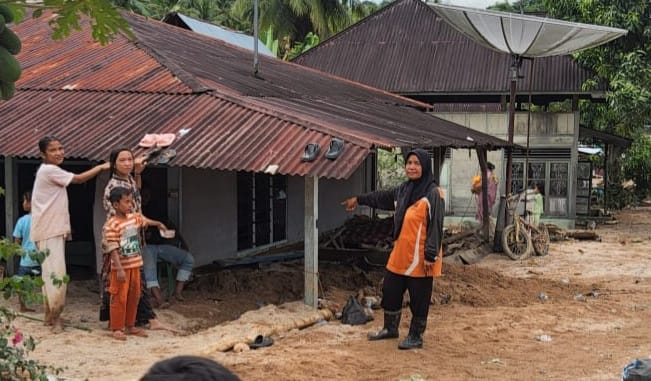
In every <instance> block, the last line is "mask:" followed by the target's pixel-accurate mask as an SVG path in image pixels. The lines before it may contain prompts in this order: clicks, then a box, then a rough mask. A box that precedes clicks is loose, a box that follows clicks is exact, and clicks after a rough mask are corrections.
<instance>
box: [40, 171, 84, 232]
mask: <svg viewBox="0 0 651 381" xmlns="http://www.w3.org/2000/svg"><path fill="white" fill-rule="evenodd" d="M74 175H75V174H74V173H72V172H68V171H65V170H63V169H61V168H59V166H57V165H53V164H41V166H40V167H39V168H38V171H36V180H35V181H34V189H33V191H32V228H31V232H30V236H31V238H32V241H34V242H37V241H44V240H46V239H48V238H52V237H57V236H68V235H70V213H69V212H68V192H67V191H66V187H67V186H68V185H69V184H70V183H71V182H72V178H73V177H74Z"/></svg>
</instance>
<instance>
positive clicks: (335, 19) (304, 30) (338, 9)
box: [232, 0, 350, 41]
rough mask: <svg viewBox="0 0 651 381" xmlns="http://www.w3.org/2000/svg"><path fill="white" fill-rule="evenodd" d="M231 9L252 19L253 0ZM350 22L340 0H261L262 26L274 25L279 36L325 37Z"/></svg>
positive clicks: (239, 0) (237, 3)
mask: <svg viewBox="0 0 651 381" xmlns="http://www.w3.org/2000/svg"><path fill="white" fill-rule="evenodd" d="M232 9H233V13H234V14H235V16H236V17H238V18H239V19H241V20H253V17H252V15H253V1H252V0H235V2H234V3H233V8H232ZM349 22H350V17H349V16H348V14H347V12H346V9H345V7H344V6H343V5H342V4H341V3H340V2H339V1H337V0H260V29H261V30H267V29H269V28H270V27H271V28H272V29H273V31H274V33H275V36H276V37H277V38H279V39H282V38H284V37H285V36H289V38H290V39H291V40H292V41H297V40H300V41H302V40H303V39H304V38H305V36H306V35H307V34H308V33H309V32H315V33H316V34H317V35H318V36H319V38H320V39H322V40H323V39H325V38H327V37H329V36H331V35H332V34H333V33H335V32H336V31H338V30H341V28H344V27H345V26H347V25H348V24H349ZM251 29H253V28H252V27H251V28H250V30H249V32H250V31H251Z"/></svg>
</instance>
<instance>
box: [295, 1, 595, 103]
mask: <svg viewBox="0 0 651 381" xmlns="http://www.w3.org/2000/svg"><path fill="white" fill-rule="evenodd" d="M294 62H296V63H299V64H301V65H305V66H309V67H312V68H315V69H318V70H321V71H325V72H328V73H332V74H335V75H338V76H340V77H344V78H348V79H351V80H353V81H358V82H361V83H365V84H368V85H371V86H375V87H378V88H381V89H385V90H388V91H391V92H395V93H399V94H404V95H409V94H508V93H509V81H510V73H509V67H510V65H511V56H510V55H509V54H505V53H498V52H495V51H492V50H490V49H487V48H484V47H482V46H481V45H479V44H477V43H475V42H473V41H472V40H470V39H469V38H467V37H465V36H464V35H462V34H461V33H459V32H457V31H456V30H455V29H454V28H452V27H451V26H450V25H448V24H447V23H446V22H445V21H443V20H442V19H441V18H440V17H439V16H438V15H437V14H436V13H435V12H434V11H433V10H432V9H431V8H430V7H429V6H427V5H426V4H424V3H423V2H422V1H420V0H399V1H396V2H394V3H393V4H390V5H388V6H386V7H384V8H382V9H381V10H379V11H377V12H376V13H374V14H372V15H370V16H368V17H367V18H365V19H363V20H362V21H360V22H359V23H357V24H355V25H353V26H351V27H349V28H348V29H346V30H345V31H343V32H341V33H339V34H337V35H335V36H333V37H331V38H330V39H328V40H326V41H323V42H322V43H321V44H319V45H317V46H316V47H314V48H312V49H310V50H308V51H307V52H305V53H303V54H302V55H300V56H298V57H297V58H296V59H294ZM530 64H531V62H530V61H527V60H525V61H524V62H523V66H522V71H521V74H523V75H525V76H528V75H529V65H530ZM590 77H592V74H591V73H590V72H588V71H587V70H585V69H583V68H581V67H580V66H579V65H578V64H577V63H576V62H575V61H574V60H573V59H572V58H571V57H570V56H559V57H547V58H541V59H536V61H535V64H534V73H533V78H534V80H533V84H532V92H533V93H535V94H586V93H587V92H586V91H584V90H582V88H581V86H582V84H583V82H584V81H585V80H586V79H587V78H590ZM528 86H529V81H528V80H524V81H518V92H523V91H527V90H528Z"/></svg>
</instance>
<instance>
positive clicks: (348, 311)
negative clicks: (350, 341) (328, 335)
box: [341, 295, 370, 325]
mask: <svg viewBox="0 0 651 381" xmlns="http://www.w3.org/2000/svg"><path fill="white" fill-rule="evenodd" d="M369 320H370V319H369V317H368V315H366V312H364V308H362V305H361V304H359V302H358V301H357V298H355V297H354V296H352V295H351V296H349V297H348V301H347V302H346V305H345V306H344V309H343V311H342V312H341V322H342V323H343V324H350V325H361V324H366V323H367V322H368V321H369Z"/></svg>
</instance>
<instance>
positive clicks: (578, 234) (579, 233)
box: [565, 230, 600, 241]
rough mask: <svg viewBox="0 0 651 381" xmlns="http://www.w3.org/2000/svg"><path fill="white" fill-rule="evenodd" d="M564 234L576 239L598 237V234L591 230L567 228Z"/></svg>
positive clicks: (595, 238)
mask: <svg viewBox="0 0 651 381" xmlns="http://www.w3.org/2000/svg"><path fill="white" fill-rule="evenodd" d="M565 236H567V237H569V238H574V239H578V240H582V241H583V240H585V241H587V240H591V241H597V240H599V239H600V237H599V234H597V233H596V232H594V231H592V230H567V231H566V232H565Z"/></svg>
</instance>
